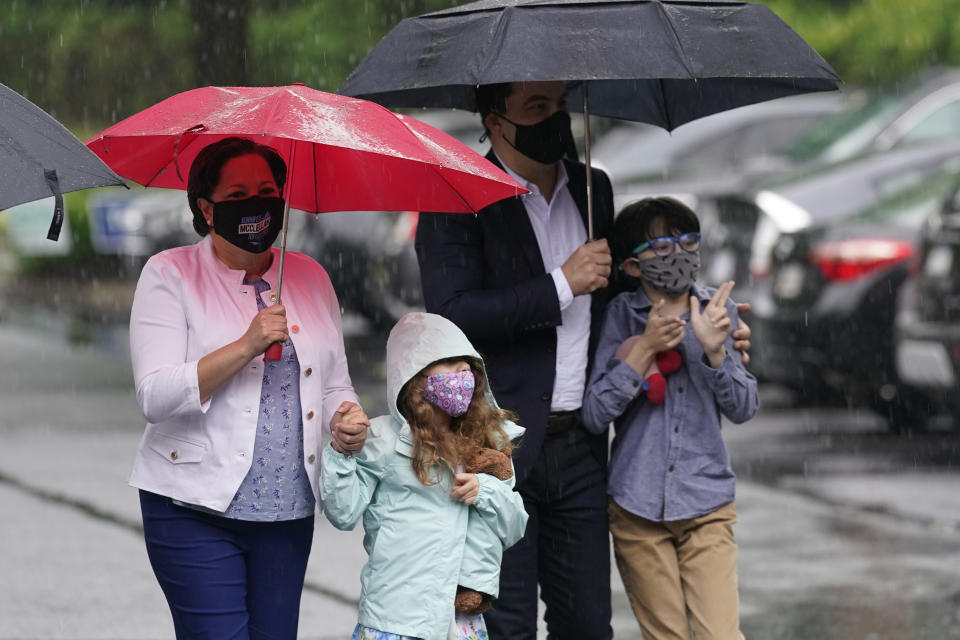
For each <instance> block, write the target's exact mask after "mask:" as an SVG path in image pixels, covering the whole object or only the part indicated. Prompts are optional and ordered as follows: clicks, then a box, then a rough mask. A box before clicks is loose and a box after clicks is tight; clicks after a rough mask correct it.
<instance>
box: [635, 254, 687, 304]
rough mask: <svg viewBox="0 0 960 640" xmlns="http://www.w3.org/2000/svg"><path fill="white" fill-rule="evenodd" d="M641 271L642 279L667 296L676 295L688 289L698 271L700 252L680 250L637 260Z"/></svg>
mask: <svg viewBox="0 0 960 640" xmlns="http://www.w3.org/2000/svg"><path fill="white" fill-rule="evenodd" d="M637 264H638V266H639V267H640V269H641V271H643V281H644V282H646V283H647V284H648V285H650V287H652V288H653V289H654V290H656V291H659V292H660V293H662V294H664V295H667V296H678V295H680V294H683V293H687V292H688V291H690V287H692V286H693V283H694V282H696V281H697V275H698V274H699V272H700V252H699V251H697V252H696V253H687V252H686V251H680V252H678V253H671V254H670V255H668V256H662V257H661V256H653V257H652V258H647V259H646V260H637Z"/></svg>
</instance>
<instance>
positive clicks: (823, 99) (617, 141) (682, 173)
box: [591, 91, 846, 218]
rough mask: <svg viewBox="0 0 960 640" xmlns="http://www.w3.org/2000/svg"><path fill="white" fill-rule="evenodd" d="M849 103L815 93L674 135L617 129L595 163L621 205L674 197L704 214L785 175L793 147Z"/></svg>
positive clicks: (598, 148) (628, 126)
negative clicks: (755, 181) (756, 182)
mask: <svg viewBox="0 0 960 640" xmlns="http://www.w3.org/2000/svg"><path fill="white" fill-rule="evenodd" d="M845 102H846V96H845V95H843V94H841V93H840V92H837V91H831V92H826V93H811V94H806V95H799V96H792V97H789V98H780V99H778V100H770V101H768V102H761V103H758V104H752V105H749V106H745V107H740V108H738V109H732V110H730V111H724V112H721V113H717V114H714V115H711V116H708V117H706V118H701V119H699V120H694V121H692V122H689V123H687V124H685V125H683V126H681V127H678V128H677V129H675V130H674V131H672V132H668V131H666V130H665V129H661V128H660V127H655V126H653V125H649V124H644V123H640V122H625V121H617V123H616V124H614V125H613V126H612V127H611V128H610V129H609V130H608V131H607V133H605V134H604V135H603V136H602V137H601V138H600V139H599V140H598V141H597V142H596V144H595V145H594V147H593V149H592V151H591V155H592V159H593V163H594V164H595V165H596V166H598V167H599V168H601V169H604V170H605V171H606V172H607V174H608V175H609V176H610V179H611V181H612V182H613V188H614V199H615V205H616V207H617V209H618V210H619V209H620V208H621V207H623V206H624V205H626V204H628V203H630V202H632V201H634V200H639V199H640V198H643V197H645V196H651V195H671V196H673V197H676V198H678V199H680V200H681V201H683V202H685V203H686V204H687V205H689V206H691V207H693V208H694V209H697V210H698V214H699V215H700V217H701V218H703V217H704V214H705V212H704V211H703V210H702V208H701V207H700V206H699V205H700V200H701V199H704V198H706V197H708V196H710V195H712V194H715V193H722V192H731V191H735V190H737V189H738V188H739V187H740V186H741V185H742V184H743V183H744V181H746V180H748V179H751V178H754V177H757V176H760V175H765V174H768V173H771V172H775V171H782V170H784V169H785V167H786V165H785V162H786V161H785V160H784V159H783V158H784V155H783V154H784V153H785V149H786V147H787V146H788V145H789V144H790V143H791V141H793V140H794V139H795V138H796V137H797V135H799V134H800V133H801V132H802V131H804V130H805V129H806V128H807V127H809V126H810V125H811V124H812V123H814V122H816V121H817V120H819V119H820V118H823V117H824V116H826V115H827V114H830V113H834V112H836V111H837V110H839V109H840V108H841V107H842V106H843V105H844V104H845Z"/></svg>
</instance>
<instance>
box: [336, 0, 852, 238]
mask: <svg viewBox="0 0 960 640" xmlns="http://www.w3.org/2000/svg"><path fill="white" fill-rule="evenodd" d="M535 80H561V81H567V82H568V83H569V84H570V98H571V104H572V105H574V109H576V108H577V107H578V106H579V105H580V104H582V105H583V113H584V122H585V125H586V161H587V164H588V171H587V177H588V180H589V177H590V171H589V164H590V146H589V144H590V142H589V141H590V136H589V114H590V112H593V113H595V114H598V115H603V116H610V117H614V118H623V119H627V120H636V121H640V122H649V123H651V124H655V125H658V126H661V127H664V128H665V129H668V130H669V129H674V128H676V127H678V126H680V125H681V124H684V123H685V122H689V121H691V120H695V119H697V118H701V117H703V116H707V115H710V114H712V113H717V112H719V111H725V110H727V109H733V108H735V107H740V106H743V105H747V104H752V103H755V102H762V101H765V100H771V99H773V98H780V97H785V96H790V95H795V94H799V93H807V92H810V91H829V90H833V89H836V88H837V87H838V85H839V82H840V78H839V76H837V74H836V73H835V72H834V71H833V69H831V68H830V65H828V64H827V63H826V62H825V61H824V60H823V58H821V57H820V56H819V54H817V52H816V51H814V50H813V49H812V48H810V46H809V45H807V43H806V42H804V41H803V39H802V38H800V36H798V35H797V34H796V33H795V32H794V31H793V30H792V29H791V28H790V27H789V26H787V24H786V23H784V22H783V21H782V20H780V19H779V18H778V17H777V16H776V15H775V14H774V13H773V12H772V11H770V10H769V9H767V8H766V7H765V6H763V5H760V4H751V3H748V2H736V1H734V2H722V1H712V0H480V1H479V2H472V3H470V4H465V5H462V6H460V7H454V8H452V9H447V10H445V11H437V12H434V13H428V14H424V15H422V16H418V17H415V18H407V19H405V20H403V21H401V22H400V23H399V24H398V25H397V26H396V27H394V28H393V30H392V31H390V33H388V34H387V35H386V36H385V37H384V38H383V40H381V41H380V42H379V43H378V44H377V46H376V47H374V48H373V50H372V51H371V52H370V53H369V54H368V55H367V57H366V58H365V59H364V60H363V61H362V62H361V63H360V65H359V66H358V67H357V68H356V69H354V71H353V73H351V74H350V77H349V78H347V80H346V82H345V83H344V85H343V87H341V89H340V93H343V94H346V95H350V96H356V97H362V98H366V99H368V100H372V101H374V102H379V103H380V104H383V105H385V106H390V107H441V108H442V107H453V108H459V109H469V110H473V111H476V97H475V89H476V86H477V85H481V84H493V83H499V82H522V81H535ZM588 94H589V100H588ZM589 188H590V185H589V182H588V190H589ZM590 200H591V199H588V201H590ZM591 204H592V203H591ZM591 221H592V217H591ZM590 235H591V237H592V235H593V234H592V229H591V230H590Z"/></svg>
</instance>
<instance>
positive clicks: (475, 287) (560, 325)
mask: <svg viewBox="0 0 960 640" xmlns="http://www.w3.org/2000/svg"><path fill="white" fill-rule="evenodd" d="M477 107H478V111H479V112H480V115H481V117H482V118H483V124H484V128H485V130H486V133H487V135H489V137H490V144H491V151H490V153H488V154H487V158H488V159H489V160H490V161H491V162H493V163H494V164H496V165H497V166H499V167H501V168H502V169H504V170H505V171H506V172H507V173H508V174H510V175H511V176H512V177H513V178H514V179H516V180H517V181H518V182H520V183H521V184H523V185H524V186H526V187H527V189H529V190H530V193H529V194H526V195H524V196H520V197H518V198H511V199H508V200H502V201H500V202H496V203H494V204H492V205H490V206H488V207H486V208H485V209H483V210H482V211H480V212H479V214H478V215H476V216H470V215H463V214H442V213H423V214H421V215H420V221H419V224H418V228H417V238H416V247H417V255H418V258H419V262H420V273H421V280H422V284H423V294H424V301H425V304H426V308H427V310H428V311H430V312H433V313H438V314H441V315H443V316H446V317H447V318H449V319H450V320H452V321H453V322H454V323H456V324H457V325H458V326H459V327H460V328H461V329H463V331H464V333H466V334H467V337H468V338H470V341H471V342H473V344H474V345H475V346H476V347H477V350H478V351H479V352H480V353H481V354H482V355H483V356H484V360H485V363H486V368H487V373H488V376H489V381H490V385H491V387H492V390H493V393H494V396H495V397H496V399H497V402H498V403H499V405H500V406H502V407H504V408H506V409H510V410H512V411H515V412H516V413H517V414H519V418H520V419H519V422H520V424H521V425H523V426H524V427H526V434H525V436H524V439H523V442H522V444H521V446H519V447H518V448H517V449H516V450H515V452H514V465H515V467H516V474H517V490H518V491H519V492H520V494H521V496H522V497H523V500H524V505H525V507H526V509H527V513H528V514H529V521H528V523H527V531H526V534H525V535H524V538H523V539H522V540H521V541H520V542H519V543H517V544H516V545H515V546H514V547H512V548H511V549H509V550H507V551H506V552H505V554H504V557H503V568H502V571H501V580H500V594H499V596H498V599H497V601H496V603H495V604H494V607H493V609H491V610H490V611H489V612H487V613H486V614H485V616H484V617H485V618H486V620H487V625H488V627H489V631H490V637H491V638H492V639H493V640H528V639H529V640H534V639H535V638H536V635H537V586H538V583H539V587H540V593H541V595H542V598H543V601H544V603H545V605H546V614H545V619H546V623H547V631H548V634H549V636H550V637H551V638H571V639H574V638H576V639H577V640H593V639H596V640H606V639H608V638H611V637H612V636H613V631H612V629H611V627H610V615H611V611H610V561H609V558H610V551H609V537H608V517H607V494H606V472H605V468H606V460H607V436H606V435H605V434H601V435H599V436H595V435H592V434H590V433H588V432H587V431H586V430H585V429H584V427H583V425H582V423H581V422H580V416H579V409H580V406H581V402H582V398H583V392H584V385H585V383H586V379H587V373H588V365H589V354H590V353H592V351H593V349H592V347H593V346H594V342H595V340H596V338H597V337H598V334H599V325H600V321H601V319H602V316H603V309H604V306H605V304H606V302H607V300H608V297H609V294H608V288H607V285H608V283H609V280H610V277H611V256H610V249H609V247H608V245H607V240H606V238H605V236H606V235H607V234H608V232H609V230H610V228H611V226H612V224H613V215H614V210H613V192H612V188H611V186H610V180H609V178H607V176H606V174H604V173H603V172H602V171H599V170H596V169H595V170H593V191H594V194H593V199H594V202H593V204H594V207H593V212H594V229H595V233H596V235H597V237H598V238H599V239H596V240H593V239H589V238H587V231H586V230H587V222H586V212H587V196H586V168H585V166H584V165H583V164H581V163H579V162H573V161H569V160H563V159H562V158H563V155H564V152H565V151H566V150H567V149H568V148H570V146H572V134H571V133H570V116H569V113H568V112H567V105H566V90H565V87H564V85H563V83H561V82H526V83H505V84H499V85H484V86H481V87H479V88H478V91H477ZM748 336H749V332H747V334H746V335H745V336H743V338H744V339H745V338H746V337H748ZM745 346H746V347H747V348H748V346H749V345H748V343H747V344H746V345H745Z"/></svg>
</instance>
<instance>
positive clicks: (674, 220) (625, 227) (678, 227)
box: [610, 197, 700, 265]
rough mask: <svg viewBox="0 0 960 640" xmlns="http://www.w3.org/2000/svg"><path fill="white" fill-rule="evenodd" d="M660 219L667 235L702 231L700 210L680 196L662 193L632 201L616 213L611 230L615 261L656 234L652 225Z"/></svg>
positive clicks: (618, 261)
mask: <svg viewBox="0 0 960 640" xmlns="http://www.w3.org/2000/svg"><path fill="white" fill-rule="evenodd" d="M658 221H662V227H661V228H662V229H664V230H665V231H666V235H674V234H676V235H680V234H684V233H690V232H691V231H700V221H699V220H698V219H697V214H695V213H694V212H693V210H692V209H691V208H690V207H688V206H687V205H685V204H683V203H682V202H680V201H679V200H676V199H674V198H668V197H660V198H644V199H643V200H638V201H636V202H631V203H630V204H628V205H627V206H625V207H624V208H623V209H621V210H620V213H618V214H617V217H616V219H615V220H614V222H613V230H612V231H611V232H610V251H611V253H612V254H613V263H614V264H615V265H618V264H620V263H621V262H623V261H624V260H626V259H627V258H629V257H630V256H631V255H633V250H634V249H635V248H636V247H637V246H638V245H640V244H642V243H644V242H646V241H647V240H650V239H651V238H653V237H656V236H655V235H654V233H653V228H654V227H655V225H656V223H657V222H658ZM657 235H659V233H658V234H657Z"/></svg>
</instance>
